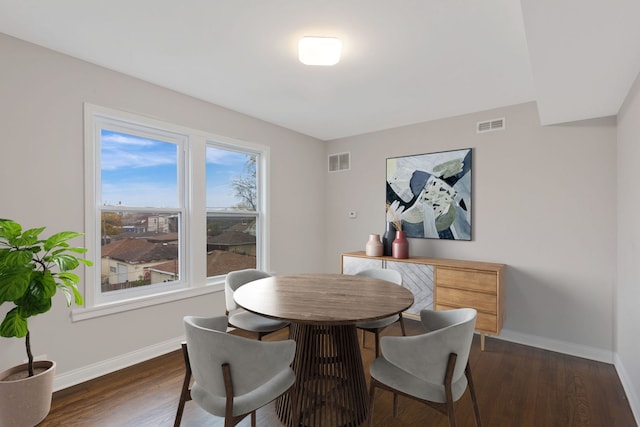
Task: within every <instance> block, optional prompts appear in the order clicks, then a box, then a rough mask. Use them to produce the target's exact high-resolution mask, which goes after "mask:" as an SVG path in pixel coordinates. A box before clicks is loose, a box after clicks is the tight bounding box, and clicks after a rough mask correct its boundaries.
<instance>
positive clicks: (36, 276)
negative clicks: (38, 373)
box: [0, 219, 93, 376]
mask: <svg viewBox="0 0 640 427" xmlns="http://www.w3.org/2000/svg"><path fill="white" fill-rule="evenodd" d="M44 229H45V227H41V228H32V229H29V230H24V231H23V230H22V226H21V225H20V224H18V223H17V222H15V221H12V220H8V219H0V305H2V304H4V303H11V304H13V305H14V307H13V308H12V309H11V310H10V311H9V312H8V313H7V314H6V316H5V317H4V320H3V321H2V323H1V324H0V336H3V337H7V338H11V337H16V338H25V345H26V350H27V357H28V361H29V362H28V367H29V376H33V355H32V353H31V342H30V336H29V327H28V323H27V321H28V319H29V317H31V316H35V315H37V314H42V313H46V312H47V311H49V310H50V309H51V300H52V298H53V296H54V295H55V294H56V291H57V290H58V289H60V290H61V291H62V292H63V293H64V295H65V297H66V300H67V307H70V306H71V304H72V302H75V304H77V305H81V304H83V299H82V295H81V294H80V292H79V291H78V283H79V282H80V277H79V276H78V275H77V274H74V273H71V271H72V270H75V269H76V268H77V267H79V266H80V264H81V263H82V264H84V265H87V266H92V265H93V263H92V262H91V261H89V260H86V259H82V258H79V257H77V256H76V255H74V254H83V253H85V252H86V251H87V249H86V248H81V247H71V246H70V245H69V243H68V241H69V240H71V239H74V238H76V237H79V236H82V235H83V234H82V233H76V232H74V231H63V232H61V233H56V234H53V235H51V236H50V237H49V238H46V239H42V238H40V234H41V233H42V232H43V231H44Z"/></svg>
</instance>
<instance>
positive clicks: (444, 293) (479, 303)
mask: <svg viewBox="0 0 640 427" xmlns="http://www.w3.org/2000/svg"><path fill="white" fill-rule="evenodd" d="M436 304H444V305H450V306H453V307H471V308H475V309H476V310H481V311H486V312H488V313H493V314H495V313H496V296H495V295H491V294H484V293H481V292H474V291H465V290H462V289H453V288H438V291H437V293H436Z"/></svg>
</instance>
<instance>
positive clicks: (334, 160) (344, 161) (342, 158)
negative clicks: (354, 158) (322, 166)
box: [329, 153, 351, 172]
mask: <svg viewBox="0 0 640 427" xmlns="http://www.w3.org/2000/svg"><path fill="white" fill-rule="evenodd" d="M350 163H351V153H337V154H330V155H329V172H338V171H346V170H349V168H350Z"/></svg>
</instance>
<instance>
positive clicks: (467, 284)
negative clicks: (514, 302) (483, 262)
mask: <svg viewBox="0 0 640 427" xmlns="http://www.w3.org/2000/svg"><path fill="white" fill-rule="evenodd" d="M436 285H437V286H449V287H453V288H464V289H475V290H477V291H481V292H490V293H493V294H495V293H496V274H495V273H493V272H487V271H473V270H463V269H459V268H449V267H441V266H438V268H437V269H436Z"/></svg>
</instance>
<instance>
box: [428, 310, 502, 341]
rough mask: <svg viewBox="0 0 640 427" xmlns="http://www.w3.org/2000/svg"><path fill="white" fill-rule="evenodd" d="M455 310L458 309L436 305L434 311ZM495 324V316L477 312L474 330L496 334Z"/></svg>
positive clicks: (496, 319) (496, 324)
mask: <svg viewBox="0 0 640 427" xmlns="http://www.w3.org/2000/svg"><path fill="white" fill-rule="evenodd" d="M455 308H458V307H451V306H448V305H443V304H436V310H453V309H455ZM497 322H498V317H497V316H496V315H494V314H489V313H484V312H482V311H478V317H477V318H476V330H478V331H483V332H488V333H491V334H495V333H497V327H498V323H497Z"/></svg>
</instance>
